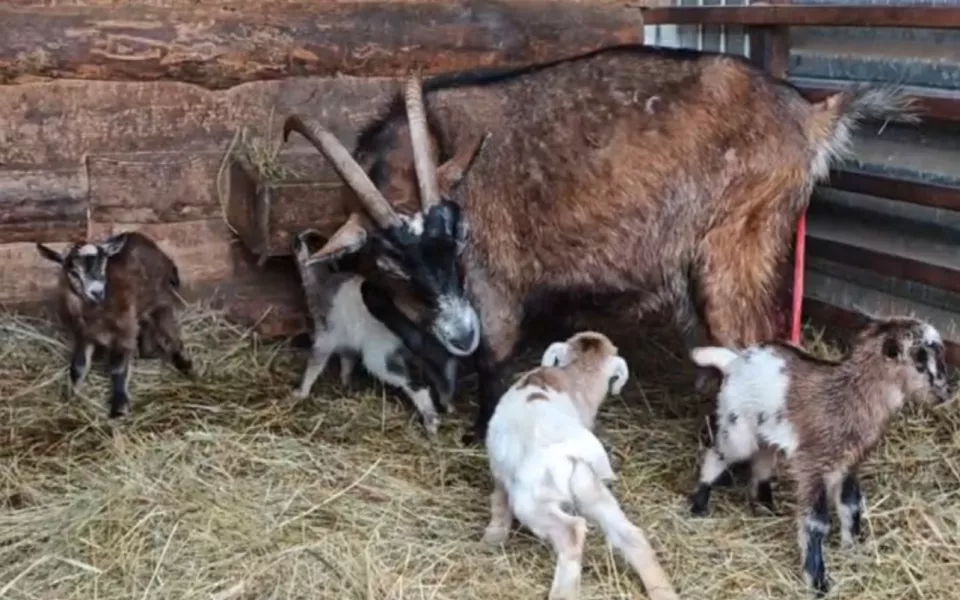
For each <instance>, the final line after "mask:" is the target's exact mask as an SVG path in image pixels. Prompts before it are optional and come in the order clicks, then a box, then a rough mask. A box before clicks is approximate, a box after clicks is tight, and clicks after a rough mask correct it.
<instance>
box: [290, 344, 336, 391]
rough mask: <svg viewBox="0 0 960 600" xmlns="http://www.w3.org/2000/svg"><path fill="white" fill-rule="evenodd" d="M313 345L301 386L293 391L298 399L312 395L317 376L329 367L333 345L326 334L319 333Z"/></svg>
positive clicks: (301, 379)
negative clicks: (311, 391)
mask: <svg viewBox="0 0 960 600" xmlns="http://www.w3.org/2000/svg"><path fill="white" fill-rule="evenodd" d="M315 340H316V341H314V344H313V347H312V348H310V356H309V357H308V358H307V366H306V368H305V369H304V370H303V376H302V377H301V378H300V387H299V388H297V389H296V390H294V391H293V397H294V398H296V399H298V400H306V399H307V398H308V397H310V390H311V389H312V388H313V384H314V383H316V381H317V378H319V377H320V375H322V374H323V372H324V370H326V368H327V362H329V361H330V355H331V354H333V348H332V346H331V345H330V344H329V343H328V342H327V338H326V336H324V335H317V336H316V338H315Z"/></svg>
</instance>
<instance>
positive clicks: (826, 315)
mask: <svg viewBox="0 0 960 600" xmlns="http://www.w3.org/2000/svg"><path fill="white" fill-rule="evenodd" d="M803 312H804V315H805V316H806V317H807V318H810V319H812V320H814V321H817V322H820V323H822V324H824V325H829V326H832V327H837V328H840V329H846V330H852V329H856V328H859V327H861V326H862V325H863V324H864V322H865V319H866V318H865V317H864V316H863V315H861V314H858V313H857V312H855V311H852V310H849V309H846V308H841V307H839V306H835V305H833V304H829V303H827V302H823V301H822V300H816V299H814V298H805V299H804V301H803ZM943 345H944V348H945V349H946V361H947V362H948V363H949V364H951V365H953V366H955V367H958V366H960V344H957V343H956V342H954V341H952V340H944V343H943Z"/></svg>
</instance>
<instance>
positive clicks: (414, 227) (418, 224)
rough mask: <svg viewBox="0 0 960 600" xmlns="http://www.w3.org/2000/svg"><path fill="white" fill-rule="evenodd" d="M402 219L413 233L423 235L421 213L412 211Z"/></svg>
mask: <svg viewBox="0 0 960 600" xmlns="http://www.w3.org/2000/svg"><path fill="white" fill-rule="evenodd" d="M403 220H404V222H405V223H406V226H407V229H409V230H410V232H411V233H412V234H413V235H418V236H419V235H423V213H421V212H416V213H413V214H412V215H410V216H408V217H405V218H404V219H403Z"/></svg>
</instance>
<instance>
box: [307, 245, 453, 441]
mask: <svg viewBox="0 0 960 600" xmlns="http://www.w3.org/2000/svg"><path fill="white" fill-rule="evenodd" d="M321 242H322V238H321V236H320V233H319V232H317V231H316V230H313V229H308V230H305V231H302V232H300V233H299V234H297V235H295V236H293V241H292V246H293V255H294V259H295V262H296V265H297V270H298V272H299V273H300V279H301V283H302V285H303V290H304V295H305V296H306V301H307V307H308V310H309V313H310V316H311V318H312V320H313V328H314V331H313V346H312V348H311V351H310V358H309V359H308V362H307V367H306V370H305V371H304V372H303V378H302V380H301V382H300V387H299V389H297V390H296V391H295V392H294V396H295V397H296V398H299V399H305V398H307V397H308V396H309V395H310V389H311V388H312V387H313V384H314V382H316V380H317V378H318V377H319V376H320V375H321V374H322V373H323V371H324V369H325V368H326V366H327V362H328V361H329V360H330V357H331V355H333V354H339V356H340V379H341V381H342V382H343V385H344V386H346V385H347V384H348V383H349V381H350V375H351V374H352V373H353V367H354V365H355V364H356V360H357V358H358V357H359V358H360V359H361V360H362V361H363V366H364V367H365V368H366V370H367V371H368V372H369V373H370V374H371V375H373V376H375V377H376V378H377V379H379V380H380V381H382V382H384V383H386V384H388V385H391V386H394V387H397V388H400V389H401V390H403V392H404V393H405V394H406V395H407V396H408V397H409V398H410V400H411V401H413V404H414V406H415V407H416V409H417V411H418V412H419V413H420V416H421V417H422V418H423V424H424V427H425V428H426V430H427V433H428V434H429V435H430V436H431V437H432V436H435V435H436V434H437V430H438V427H439V425H440V417H439V415H438V414H437V407H436V406H435V405H434V403H433V399H432V398H431V396H430V388H429V386H423V387H420V386H415V385H414V384H413V377H412V376H413V374H414V373H413V369H412V367H414V366H417V367H420V368H422V369H423V370H424V371H425V372H426V374H427V376H428V377H429V378H430V379H431V380H432V382H433V384H434V386H435V387H436V390H437V396H438V401H439V403H440V406H441V408H442V409H443V410H444V412H446V411H449V410H450V409H451V403H450V400H451V397H452V396H453V392H454V385H455V381H456V375H457V362H456V358H455V357H453V356H450V355H449V354H447V353H446V352H444V351H442V347H441V346H440V345H439V342H437V343H435V344H433V346H436V348H435V350H440V351H439V352H433V353H432V354H433V355H437V354H439V355H440V358H439V359H438V360H436V361H429V360H426V359H427V357H426V356H416V355H414V354H413V353H412V352H410V350H409V349H408V348H407V347H406V346H405V345H404V344H403V342H401V340H400V338H399V337H397V335H396V334H394V333H393V332H392V331H391V330H390V329H388V328H387V327H386V326H385V325H384V324H383V323H381V322H380V321H378V320H377V319H375V318H374V317H373V315H371V314H370V311H369V310H367V307H366V305H365V303H364V296H363V292H362V290H361V288H362V287H363V285H364V282H365V278H364V277H363V276H362V275H358V274H356V273H349V272H340V273H334V272H332V271H331V267H330V266H329V265H328V264H325V263H315V264H310V265H308V264H306V263H307V260H308V259H309V258H310V256H311V255H312V253H314V252H316V251H317V249H318V248H319V247H320V246H321V245H322V244H321ZM392 300H393V301H396V302H397V304H398V306H404V307H406V303H405V302H404V300H405V299H404V298H403V297H401V296H400V295H399V294H398V295H396V296H394V297H393V298H392ZM409 311H410V312H411V314H412V312H413V311H414V308H412V307H410V308H409ZM409 316H410V315H408V317H409ZM425 343H428V341H425ZM425 354H427V353H425ZM434 363H437V364H434Z"/></svg>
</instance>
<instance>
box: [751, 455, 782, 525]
mask: <svg viewBox="0 0 960 600" xmlns="http://www.w3.org/2000/svg"><path fill="white" fill-rule="evenodd" d="M775 465H776V452H775V450H774V449H773V448H770V447H769V446H764V447H761V448H760V449H758V450H757V452H756V453H755V454H754V455H753V460H752V461H751V463H750V471H751V477H750V501H751V506H752V507H753V509H754V512H756V509H757V507H758V506H759V507H763V508H764V509H766V510H768V511H769V512H770V513H771V514H776V510H775V508H774V504H773V486H772V484H771V480H772V479H773V470H774V466H775Z"/></svg>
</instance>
